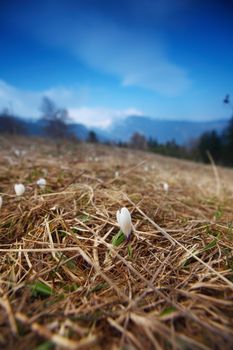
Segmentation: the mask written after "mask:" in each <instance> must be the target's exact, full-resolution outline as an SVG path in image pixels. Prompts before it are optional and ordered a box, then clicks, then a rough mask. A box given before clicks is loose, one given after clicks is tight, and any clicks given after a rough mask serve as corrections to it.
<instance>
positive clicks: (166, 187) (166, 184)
mask: <svg viewBox="0 0 233 350" xmlns="http://www.w3.org/2000/svg"><path fill="white" fill-rule="evenodd" d="M163 189H164V191H165V192H168V190H169V185H168V183H167V182H164V183H163Z"/></svg>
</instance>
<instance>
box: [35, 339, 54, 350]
mask: <svg viewBox="0 0 233 350" xmlns="http://www.w3.org/2000/svg"><path fill="white" fill-rule="evenodd" d="M53 348H54V344H53V343H52V342H51V341H50V340H48V341H46V342H44V343H42V344H40V345H38V346H37V347H36V348H34V349H33V350H51V349H53Z"/></svg>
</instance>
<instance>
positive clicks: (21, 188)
mask: <svg viewBox="0 0 233 350" xmlns="http://www.w3.org/2000/svg"><path fill="white" fill-rule="evenodd" d="M14 189H15V193H16V196H22V194H24V192H25V186H24V185H23V184H15V185H14Z"/></svg>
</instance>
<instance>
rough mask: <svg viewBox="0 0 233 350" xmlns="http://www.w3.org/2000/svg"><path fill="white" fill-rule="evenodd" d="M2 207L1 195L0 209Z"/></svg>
mask: <svg viewBox="0 0 233 350" xmlns="http://www.w3.org/2000/svg"><path fill="white" fill-rule="evenodd" d="M1 207H2V197H1V196H0V209H1Z"/></svg>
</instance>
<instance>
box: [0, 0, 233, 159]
mask: <svg viewBox="0 0 233 350" xmlns="http://www.w3.org/2000/svg"><path fill="white" fill-rule="evenodd" d="M232 38H233V2H232V1H230V0H229V1H227V0H223V1H221V0H219V1H215V0H212V1H209V0H207V1H199V0H196V1H195V0H186V1H185V0H163V1H158V0H124V1H123V0H118V1H107V0H98V1H97V0H82V1H81V0H76V1H75V0H50V1H45V0H41V1H39V2H38V1H33V0H30V1H29V0H21V1H16V0H0V53H1V54H0V133H1V134H3V135H8V136H9V135H11V136H16V135H24V136H27V137H49V138H53V139H55V140H64V139H66V140H68V141H70V142H77V143H78V142H91V143H97V142H100V143H105V144H107V145H116V146H119V147H131V148H137V149H143V150H148V151H151V152H156V153H161V154H165V155H169V156H174V157H178V158H187V159H193V160H196V161H204V162H209V161H210V160H211V159H212V160H213V161H214V162H215V163H217V164H221V165H227V166H232V165H233V118H232V115H233V104H232V102H233V83H232V82H233V45H232ZM231 98H232V99H231Z"/></svg>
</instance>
